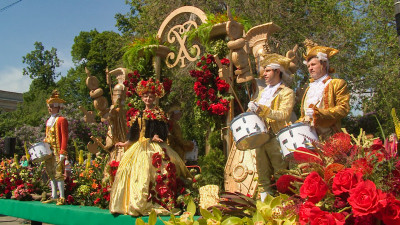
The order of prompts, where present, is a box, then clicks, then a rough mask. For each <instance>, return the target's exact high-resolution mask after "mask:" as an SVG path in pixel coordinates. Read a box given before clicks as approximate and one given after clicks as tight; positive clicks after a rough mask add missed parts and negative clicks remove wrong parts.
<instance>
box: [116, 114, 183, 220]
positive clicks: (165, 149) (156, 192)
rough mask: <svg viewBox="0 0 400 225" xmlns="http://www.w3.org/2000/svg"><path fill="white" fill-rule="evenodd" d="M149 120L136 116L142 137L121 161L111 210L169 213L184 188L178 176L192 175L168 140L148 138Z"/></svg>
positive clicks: (134, 214) (140, 136)
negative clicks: (159, 141) (158, 140)
mask: <svg viewBox="0 0 400 225" xmlns="http://www.w3.org/2000/svg"><path fill="white" fill-rule="evenodd" d="M148 121H149V119H147V121H146V116H138V117H137V119H135V123H138V129H139V130H138V132H140V134H139V139H138V141H136V142H134V143H133V144H132V145H131V146H130V147H129V148H128V150H127V151H126V152H125V153H124V155H123V157H122V159H121V161H120V164H119V167H118V171H117V174H116V177H115V180H114V183H113V186H112V189H111V197H110V205H109V206H110V212H111V213H121V214H129V215H132V216H141V215H149V214H150V212H151V211H152V209H154V210H155V211H156V213H157V214H168V213H169V210H168V209H171V207H169V206H171V205H169V204H170V203H171V204H172V203H173V202H174V201H175V198H176V197H177V195H178V194H179V192H180V191H179V190H182V186H183V185H181V184H179V183H178V177H180V176H182V177H190V174H189V171H188V170H187V169H186V167H185V164H184V162H183V161H182V159H181V158H180V157H179V155H178V154H177V153H176V152H175V151H174V150H172V149H171V147H169V146H168V145H167V144H166V143H165V142H164V143H157V142H152V141H151V139H150V138H146V137H145V135H146V129H148V127H147V126H146V122H148ZM131 130H132V128H131ZM160 137H161V136H160ZM161 159H162V160H161ZM157 160H158V161H157ZM157 162H159V164H157ZM171 163H172V164H174V165H172V164H171ZM155 165H156V166H155ZM171 168H172V169H171ZM175 171H176V180H175V178H174V177H175V175H174V174H175ZM171 175H173V176H171ZM174 188H175V190H174ZM157 196H158V197H157ZM160 196H161V197H160ZM167 200H168V201H167ZM165 204H166V205H165ZM172 207H173V206H172Z"/></svg>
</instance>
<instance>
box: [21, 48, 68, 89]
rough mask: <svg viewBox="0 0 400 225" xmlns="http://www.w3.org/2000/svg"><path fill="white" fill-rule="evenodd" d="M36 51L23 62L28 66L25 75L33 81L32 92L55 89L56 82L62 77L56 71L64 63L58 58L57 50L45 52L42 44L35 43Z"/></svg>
mask: <svg viewBox="0 0 400 225" xmlns="http://www.w3.org/2000/svg"><path fill="white" fill-rule="evenodd" d="M34 45H35V50H33V51H31V52H30V53H28V54H27V55H26V56H23V57H22V59H23V60H22V62H23V63H25V64H27V65H28V66H27V67H26V68H24V69H23V75H28V76H29V77H30V78H31V79H33V81H32V84H31V86H30V87H29V88H30V90H32V91H34V90H49V89H52V88H54V87H55V80H56V78H57V77H58V76H59V75H60V73H58V74H56V73H55V69H56V68H57V67H59V66H60V63H61V62H62V61H61V60H60V59H59V58H58V57H57V49H55V48H51V50H50V51H49V50H44V47H43V45H42V43H41V42H35V44H34Z"/></svg>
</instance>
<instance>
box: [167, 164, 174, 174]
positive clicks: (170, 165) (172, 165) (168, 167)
mask: <svg viewBox="0 0 400 225" xmlns="http://www.w3.org/2000/svg"><path fill="white" fill-rule="evenodd" d="M166 170H167V172H168V173H173V174H175V172H176V167H175V164H173V163H172V162H170V163H168V164H167V168H166Z"/></svg>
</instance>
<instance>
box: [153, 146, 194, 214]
mask: <svg viewBox="0 0 400 225" xmlns="http://www.w3.org/2000/svg"><path fill="white" fill-rule="evenodd" d="M162 150H163V151H162V152H161V153H160V152H156V153H154V154H153V156H152V165H153V166H154V168H155V169H156V172H157V176H156V179H155V181H154V183H150V188H149V190H150V195H149V198H148V201H152V202H153V203H157V204H159V205H161V206H163V207H164V208H166V209H169V210H170V209H173V208H175V207H177V206H178V202H177V201H176V199H177V197H178V196H179V195H183V194H185V193H186V189H185V184H184V183H183V181H182V180H181V179H180V178H179V177H177V175H176V167H175V164H174V163H172V162H171V159H170V157H169V156H168V154H167V151H166V149H165V148H163V149H162Z"/></svg>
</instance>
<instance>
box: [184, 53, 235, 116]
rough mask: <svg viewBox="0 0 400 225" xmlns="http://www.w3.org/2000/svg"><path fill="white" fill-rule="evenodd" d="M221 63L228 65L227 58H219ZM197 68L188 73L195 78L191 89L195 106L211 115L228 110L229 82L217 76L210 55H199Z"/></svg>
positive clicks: (215, 67) (212, 58)
mask: <svg viewBox="0 0 400 225" xmlns="http://www.w3.org/2000/svg"><path fill="white" fill-rule="evenodd" d="M221 63H222V64H223V65H229V63H230V62H229V60H228V59H225V58H223V59H221ZM196 66H197V67H198V69H197V70H191V71H190V75H191V76H192V77H194V78H196V82H195V83H194V86H193V89H194V91H195V93H196V96H197V97H196V98H197V102H196V104H197V106H198V107H200V108H201V110H203V111H207V112H209V113H210V114H212V115H219V116H222V115H224V114H226V113H227V112H228V111H229V103H230V101H229V100H228V99H229V97H230V95H229V93H228V91H229V84H228V83H226V82H225V81H224V80H222V79H220V78H219V76H218V69H219V68H218V66H217V64H216V62H215V58H214V56H212V55H207V57H205V56H203V57H201V59H200V61H199V62H198V63H197V64H196Z"/></svg>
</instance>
